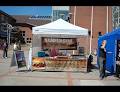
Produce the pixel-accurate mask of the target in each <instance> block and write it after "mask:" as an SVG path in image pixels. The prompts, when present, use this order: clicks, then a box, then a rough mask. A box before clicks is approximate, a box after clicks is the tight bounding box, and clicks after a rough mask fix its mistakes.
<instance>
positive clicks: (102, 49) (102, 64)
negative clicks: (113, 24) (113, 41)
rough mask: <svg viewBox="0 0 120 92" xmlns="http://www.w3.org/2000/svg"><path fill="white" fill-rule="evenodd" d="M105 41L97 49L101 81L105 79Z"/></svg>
mask: <svg viewBox="0 0 120 92" xmlns="http://www.w3.org/2000/svg"><path fill="white" fill-rule="evenodd" d="M105 46H106V40H103V42H102V44H101V46H100V48H99V57H98V63H99V72H100V76H99V77H100V80H102V79H103V78H104V77H105V68H106V67H105V64H106V49H105Z"/></svg>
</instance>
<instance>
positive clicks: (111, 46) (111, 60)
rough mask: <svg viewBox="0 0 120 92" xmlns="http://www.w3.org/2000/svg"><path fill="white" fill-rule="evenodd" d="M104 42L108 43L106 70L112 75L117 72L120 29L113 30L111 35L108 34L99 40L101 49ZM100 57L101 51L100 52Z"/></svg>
mask: <svg viewBox="0 0 120 92" xmlns="http://www.w3.org/2000/svg"><path fill="white" fill-rule="evenodd" d="M103 40H106V41H107V44H106V69H107V71H109V72H110V73H111V74H113V73H114V72H115V71H116V52H117V43H118V41H120V28H118V29H115V30H113V31H112V32H110V33H107V34H105V35H103V36H101V37H99V39H98V48H99V47H100V45H101V43H102V41H103ZM97 55H98V57H99V50H98V54H97Z"/></svg>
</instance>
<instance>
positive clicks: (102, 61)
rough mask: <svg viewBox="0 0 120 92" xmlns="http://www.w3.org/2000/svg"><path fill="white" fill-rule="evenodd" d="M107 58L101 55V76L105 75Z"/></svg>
mask: <svg viewBox="0 0 120 92" xmlns="http://www.w3.org/2000/svg"><path fill="white" fill-rule="evenodd" d="M105 62H106V61H105V59H104V58H102V57H99V72H100V78H104V77H105V69H106V68H105Z"/></svg>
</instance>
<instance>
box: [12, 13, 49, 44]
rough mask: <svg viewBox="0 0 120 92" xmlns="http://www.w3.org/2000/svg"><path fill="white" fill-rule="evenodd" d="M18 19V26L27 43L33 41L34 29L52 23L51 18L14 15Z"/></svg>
mask: <svg viewBox="0 0 120 92" xmlns="http://www.w3.org/2000/svg"><path fill="white" fill-rule="evenodd" d="M12 16H13V18H15V19H16V26H18V27H19V29H20V31H21V33H22V34H21V35H22V36H23V39H24V41H25V43H31V41H32V27H34V26H40V25H44V24H47V23H49V22H51V16H29V15H12Z"/></svg>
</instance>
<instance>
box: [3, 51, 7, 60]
mask: <svg viewBox="0 0 120 92" xmlns="http://www.w3.org/2000/svg"><path fill="white" fill-rule="evenodd" d="M3 57H4V58H5V57H7V50H6V49H4V50H3Z"/></svg>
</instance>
